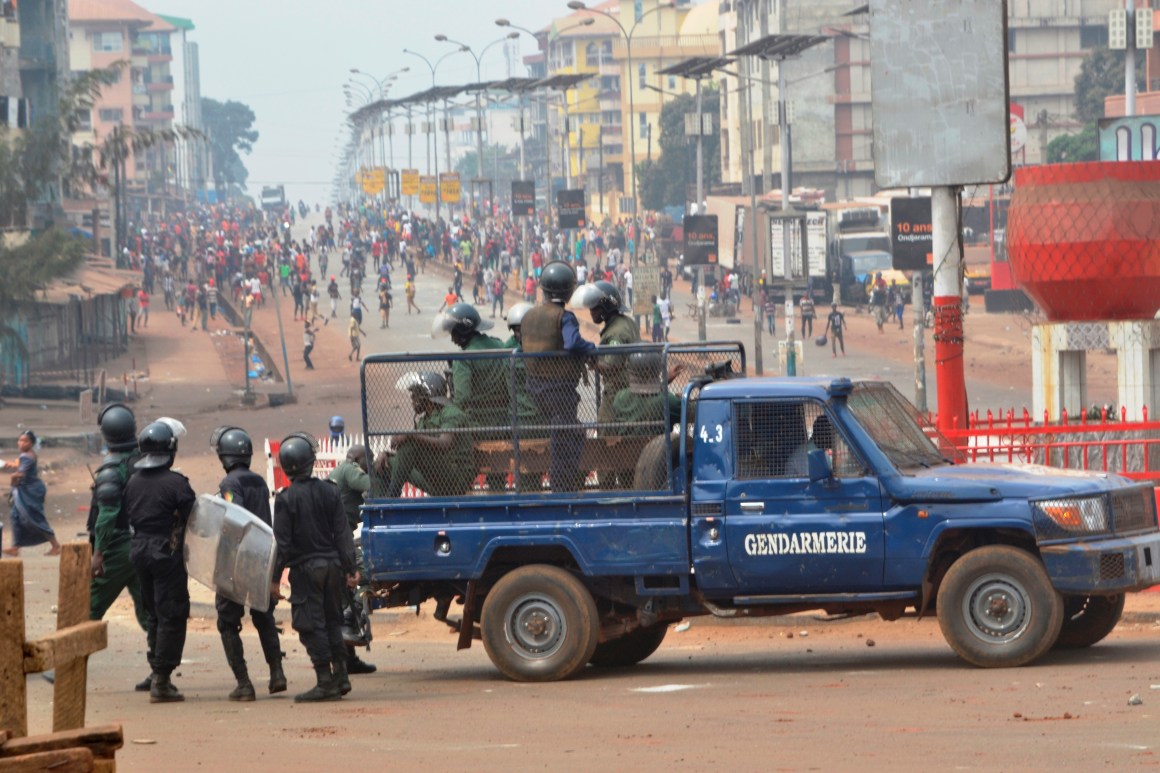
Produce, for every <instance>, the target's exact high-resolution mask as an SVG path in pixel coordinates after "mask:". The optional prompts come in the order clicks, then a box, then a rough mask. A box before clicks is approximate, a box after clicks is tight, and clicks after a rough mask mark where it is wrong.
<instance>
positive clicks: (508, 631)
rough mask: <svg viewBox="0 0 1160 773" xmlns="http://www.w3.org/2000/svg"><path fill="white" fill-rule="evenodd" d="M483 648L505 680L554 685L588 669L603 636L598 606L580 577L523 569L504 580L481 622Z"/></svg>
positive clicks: (541, 568)
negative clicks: (581, 670)
mask: <svg viewBox="0 0 1160 773" xmlns="http://www.w3.org/2000/svg"><path fill="white" fill-rule="evenodd" d="M480 629H481V633H482V636H483V646H484V649H486V650H487V655H488V657H489V658H491V662H492V663H494V664H495V667H496V668H498V669H499V670H500V671H501V672H502V673H503V675H504V676H506V677H508V678H509V679H513V680H515V681H517V682H554V681H557V680H560V679H567V678H568V677H570V676H573V675H574V674H576V673H577V672H578V671H580V669H582V668H584V664H585V663H587V662H588V661H589V659H590V658H591V657H592V653H593V652H595V651H596V640H597V637H598V636H599V633H600V631H599V628H598V615H597V611H596V602H595V601H593V600H592V594H591V593H589V592H588V589H587V588H585V587H584V584H583V583H581V582H580V581H579V580H578V579H577V578H576V577H575V576H574V575H572V574H571V573H569V572H567V571H565V570H563V569H560V568H559V567H555V566H545V565H533V566H523V567H520V568H519V569H516V570H514V571H512V572H509V573H508V574H505V575H504V576H503V577H502V578H500V580H499V582H497V583H496V584H495V587H493V588H492V589H491V591H490V592H489V593H488V594H487V599H486V600H485V601H484V603H483V611H482V615H481V618H480Z"/></svg>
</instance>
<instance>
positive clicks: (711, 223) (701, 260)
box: [683, 215, 718, 266]
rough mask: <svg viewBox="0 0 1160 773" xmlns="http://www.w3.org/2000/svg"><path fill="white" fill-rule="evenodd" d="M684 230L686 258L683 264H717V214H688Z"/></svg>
mask: <svg viewBox="0 0 1160 773" xmlns="http://www.w3.org/2000/svg"><path fill="white" fill-rule="evenodd" d="M684 230H685V244H684V247H685V260H684V264H683V265H686V266H715V265H717V263H718V260H717V216H716V215H687V216H686V217H685V222H684Z"/></svg>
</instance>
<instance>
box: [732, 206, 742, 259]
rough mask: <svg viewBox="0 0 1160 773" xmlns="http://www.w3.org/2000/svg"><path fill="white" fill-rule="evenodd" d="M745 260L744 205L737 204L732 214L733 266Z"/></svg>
mask: <svg viewBox="0 0 1160 773" xmlns="http://www.w3.org/2000/svg"><path fill="white" fill-rule="evenodd" d="M744 260H745V205H743V204H738V205H737V210H736V212H735V213H734V215H733V267H734V268H737V267H738V266H741V265H743V261H744Z"/></svg>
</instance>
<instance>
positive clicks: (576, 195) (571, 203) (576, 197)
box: [556, 188, 587, 228]
mask: <svg viewBox="0 0 1160 773" xmlns="http://www.w3.org/2000/svg"><path fill="white" fill-rule="evenodd" d="M556 214H557V216H558V218H559V220H560V228H583V227H584V226H585V225H586V224H587V221H586V219H585V217H584V189H583V188H566V189H564V190H562V191H556Z"/></svg>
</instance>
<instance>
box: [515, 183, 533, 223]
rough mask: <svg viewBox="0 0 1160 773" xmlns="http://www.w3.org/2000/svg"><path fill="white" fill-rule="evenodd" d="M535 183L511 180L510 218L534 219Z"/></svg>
mask: <svg viewBox="0 0 1160 773" xmlns="http://www.w3.org/2000/svg"><path fill="white" fill-rule="evenodd" d="M535 214H536V181H535V180H512V217H534V216H535Z"/></svg>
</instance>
